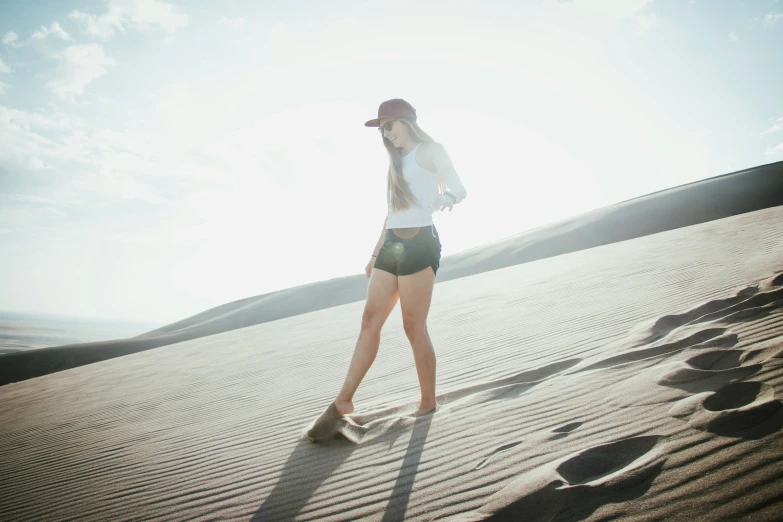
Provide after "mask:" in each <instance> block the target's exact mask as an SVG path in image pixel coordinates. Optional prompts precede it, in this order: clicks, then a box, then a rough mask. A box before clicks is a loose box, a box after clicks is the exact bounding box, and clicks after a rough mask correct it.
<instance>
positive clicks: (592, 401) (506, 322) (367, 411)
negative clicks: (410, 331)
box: [0, 207, 783, 521]
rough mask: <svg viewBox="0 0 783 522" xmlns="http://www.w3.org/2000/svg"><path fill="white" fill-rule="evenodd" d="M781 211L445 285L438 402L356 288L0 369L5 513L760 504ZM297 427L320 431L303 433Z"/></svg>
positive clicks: (778, 415)
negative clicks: (40, 368)
mask: <svg viewBox="0 0 783 522" xmlns="http://www.w3.org/2000/svg"><path fill="white" fill-rule="evenodd" d="M782 223H783V207H775V208H769V209H766V210H760V211H756V212H752V213H745V214H742V215H738V216H734V217H730V218H726V219H721V220H715V221H711V222H708V223H703V224H699V225H694V226H691V227H687V228H680V229H677V230H671V231H668V232H665V233H660V234H655V235H649V236H646V237H641V238H637V239H633V240H629V241H624V242H620V243H614V244H609V245H605V246H601V247H599V248H592V249H588V250H582V251H579V252H574V253H570V254H567V255H562V256H557V257H552V258H548V259H542V260H538V261H534V262H529V263H525V264H520V265H516V266H510V267H507V268H503V269H499V270H494V271H491V272H486V273H481V274H476V275H472V276H470V277H463V278H460V279H456V280H452V281H448V282H443V283H442V284H439V285H438V286H437V287H436V290H435V295H434V298H433V304H432V308H431V312H430V321H429V330H430V334H431V336H432V338H433V342H434V344H435V347H436V351H437V354H438V391H439V394H440V396H439V398H440V402H441V404H440V407H439V409H438V410H437V411H436V412H435V413H434V414H432V415H427V416H424V417H420V418H414V417H412V416H410V413H412V411H413V410H414V409H415V399H416V398H417V394H418V383H417V381H416V374H415V370H414V367H413V358H412V355H411V353H410V346H409V345H408V342H407V339H406V337H405V334H404V332H403V329H402V325H401V317H400V314H399V311H398V310H396V311H395V312H394V313H393V314H392V316H391V317H390V319H389V321H388V323H387V325H386V327H385V328H384V331H383V338H382V341H381V349H380V352H379V354H378V358H377V359H376V362H375V365H374V366H373V367H372V368H371V369H370V372H369V373H368V375H367V378H366V379H365V381H364V382H363V384H362V386H361V387H360V388H359V392H358V393H357V396H356V398H355V403H356V406H357V413H356V415H352V416H349V417H339V416H337V415H331V416H330V415H328V413H329V412H327V416H326V418H325V419H324V422H321V423H318V425H317V426H314V425H313V423H314V421H315V420H316V419H317V418H318V416H319V415H321V413H322V412H324V410H326V409H327V407H328V405H329V403H330V401H331V400H332V399H333V398H334V395H335V393H336V392H337V390H338V389H339V387H340V385H341V383H342V379H343V377H344V375H345V371H346V369H347V365H348V361H349V360H350V356H351V353H352V348H353V343H354V341H355V336H356V334H357V328H358V323H359V319H360V316H361V310H362V305H363V303H361V302H356V303H349V304H345V305H341V306H335V307H332V308H329V309H323V310H318V311H313V312H310V313H306V314H301V315H297V316H293V317H288V318H284V319H280V320H277V321H273V322H268V323H265V324H259V325H255V326H251V327H247V328H243V329H237V330H233V331H227V332H223V333H220V334H216V335H212V336H208V337H203V338H199V339H192V340H189V341H186V342H182V343H180V344H177V345H171V346H164V347H160V348H158V349H156V350H151V351H147V352H144V353H136V354H132V355H128V356H126V357H122V358H116V359H111V360H106V361H102V362H99V363H95V364H91V365H88V366H83V367H79V368H73V369H70V370H66V371H62V372H58V373H54V374H51V375H47V376H44V377H41V378H38V379H33V380H28V381H25V382H18V383H12V384H8V385H6V386H3V387H2V388H0V418H2V421H3V422H2V423H0V455H2V456H3V463H2V466H0V489H1V490H2V491H3V495H2V499H1V500H0V519H2V520H47V521H48V520H70V519H78V520H86V521H90V520H96V521H98V520H100V521H103V520H151V519H155V520H254V521H262V520H263V521H266V520H274V521H277V520H327V521H328V520H371V521H372V520H375V521H390V520H416V521H419V520H421V521H425V520H531V521H544V520H547V521H548V520H555V521H578V520H594V521H597V520H609V519H617V518H621V519H628V520H738V519H743V518H745V519H752V520H770V521H771V520H779V519H780V513H781V512H783V481H782V480H781V478H783V477H782V475H783V407H781V396H782V394H783V257H781V252H783V227H781V224H782ZM313 428H316V429H317V432H316V433H313V432H311V434H315V435H316V437H315V438H317V439H319V442H318V443H312V442H310V441H309V440H308V439H307V437H306V434H307V431H308V429H313Z"/></svg>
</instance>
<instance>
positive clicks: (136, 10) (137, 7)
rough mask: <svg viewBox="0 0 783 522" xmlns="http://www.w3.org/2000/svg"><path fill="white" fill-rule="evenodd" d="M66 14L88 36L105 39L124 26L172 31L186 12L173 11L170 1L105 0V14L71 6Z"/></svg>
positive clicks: (180, 24)
mask: <svg viewBox="0 0 783 522" xmlns="http://www.w3.org/2000/svg"><path fill="white" fill-rule="evenodd" d="M68 17H69V18H70V19H72V20H74V21H76V22H77V23H78V24H79V26H80V27H81V29H82V31H83V32H84V33H86V34H87V35H88V36H90V37H91V38H95V39H100V40H108V39H109V38H111V37H112V36H113V35H114V33H115V32H116V31H125V30H126V29H128V28H132V29H135V30H137V31H152V30H156V29H163V30H165V31H166V32H168V33H169V34H172V33H174V32H175V31H177V30H178V29H182V28H183V27H185V26H186V25H187V24H188V15H186V14H183V13H179V12H176V11H175V10H174V6H173V5H171V4H167V3H165V2H159V1H158V0H109V4H108V10H107V12H106V13H105V14H102V15H95V14H90V13H83V12H81V11H78V10H75V11H72V12H71V13H70V14H69V15H68Z"/></svg>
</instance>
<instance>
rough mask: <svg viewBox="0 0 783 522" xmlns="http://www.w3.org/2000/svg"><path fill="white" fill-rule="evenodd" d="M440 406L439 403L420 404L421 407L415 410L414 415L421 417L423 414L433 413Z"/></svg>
mask: <svg viewBox="0 0 783 522" xmlns="http://www.w3.org/2000/svg"><path fill="white" fill-rule="evenodd" d="M437 408H438V405H437V404H433V405H432V406H430V405H426V406H425V405H422V404H420V405H419V409H418V410H416V411H415V412H413V416H414V417H421V416H422V415H427V414H428V413H433V412H434V411H435V410H436V409H437Z"/></svg>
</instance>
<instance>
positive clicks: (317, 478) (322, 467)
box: [250, 440, 356, 522]
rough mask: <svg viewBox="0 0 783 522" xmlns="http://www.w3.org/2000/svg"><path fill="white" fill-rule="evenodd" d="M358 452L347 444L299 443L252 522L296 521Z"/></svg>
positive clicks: (353, 446)
mask: <svg viewBox="0 0 783 522" xmlns="http://www.w3.org/2000/svg"><path fill="white" fill-rule="evenodd" d="M355 450H356V446H355V445H353V444H346V443H345V442H329V443H322V444H311V443H310V442H306V441H303V440H300V441H299V442H298V443H297V445H296V447H295V448H294V451H293V452H291V455H289V456H288V460H287V461H286V463H285V465H284V466H283V470H282V473H281V476H280V478H279V479H278V481H277V483H276V484H275V486H274V488H273V489H272V492H271V493H270V494H269V496H268V497H266V499H265V500H264V503H263V504H261V507H260V508H258V511H256V512H255V514H254V515H253V518H251V519H250V520H251V521H253V522H272V521H274V522H277V521H281V520H294V519H295V518H296V517H297V515H298V514H299V512H300V511H301V510H302V508H303V507H304V506H305V505H306V504H307V502H308V501H309V500H310V498H311V497H312V496H313V493H314V492H315V490H316V489H317V488H318V487H319V486H320V485H321V484H322V483H323V482H324V481H325V480H326V479H327V478H328V477H330V476H331V475H332V474H333V473H334V472H335V470H336V469H337V468H339V467H340V465H341V464H342V463H343V462H345V460H346V459H347V458H348V457H349V456H350V455H351V453H353V452H354V451H355Z"/></svg>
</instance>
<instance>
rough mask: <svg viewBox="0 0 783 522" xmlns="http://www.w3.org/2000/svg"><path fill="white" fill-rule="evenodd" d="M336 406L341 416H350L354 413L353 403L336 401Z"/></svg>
mask: <svg viewBox="0 0 783 522" xmlns="http://www.w3.org/2000/svg"><path fill="white" fill-rule="evenodd" d="M334 405H335V406H336V407H337V411H338V412H339V413H340V415H348V414H349V413H353V401H337V400H336V401H334Z"/></svg>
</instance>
